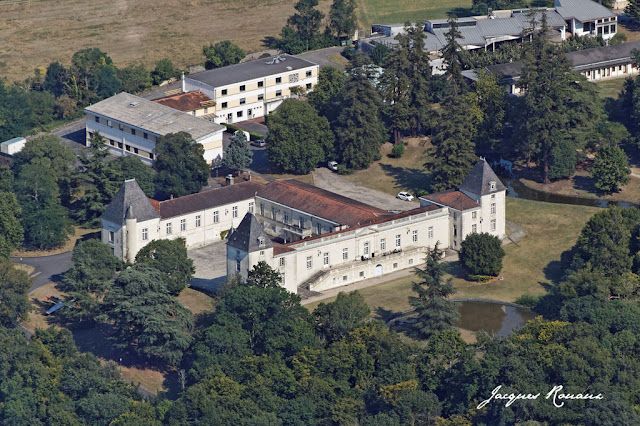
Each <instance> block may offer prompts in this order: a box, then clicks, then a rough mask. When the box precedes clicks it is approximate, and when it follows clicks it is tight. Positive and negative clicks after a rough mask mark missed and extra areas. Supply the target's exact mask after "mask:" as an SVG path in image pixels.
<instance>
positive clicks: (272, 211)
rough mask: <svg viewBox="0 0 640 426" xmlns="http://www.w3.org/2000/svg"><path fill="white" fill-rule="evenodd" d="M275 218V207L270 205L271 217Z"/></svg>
mask: <svg viewBox="0 0 640 426" xmlns="http://www.w3.org/2000/svg"><path fill="white" fill-rule="evenodd" d="M275 218H276V209H275V207H271V219H275Z"/></svg>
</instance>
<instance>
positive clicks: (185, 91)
mask: <svg viewBox="0 0 640 426" xmlns="http://www.w3.org/2000/svg"><path fill="white" fill-rule="evenodd" d="M182 93H187V85H186V84H185V82H184V71H183V72H182Z"/></svg>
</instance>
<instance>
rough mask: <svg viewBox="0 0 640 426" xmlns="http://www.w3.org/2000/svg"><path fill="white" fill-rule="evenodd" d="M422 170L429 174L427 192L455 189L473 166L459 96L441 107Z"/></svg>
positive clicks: (470, 133) (466, 112)
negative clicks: (429, 181)
mask: <svg viewBox="0 0 640 426" xmlns="http://www.w3.org/2000/svg"><path fill="white" fill-rule="evenodd" d="M441 110H442V112H441V114H440V119H439V120H438V123H439V125H438V126H436V128H435V131H434V135H433V139H432V144H433V148H432V149H431V152H430V154H429V155H430V158H429V160H428V161H427V163H426V164H425V166H426V167H427V168H428V169H430V170H431V176H432V178H431V190H432V191H444V190H447V189H451V188H455V187H456V186H458V185H460V184H461V183H462V181H463V180H464V179H465V178H466V176H467V174H468V173H469V171H470V170H471V168H472V167H473V164H474V163H475V162H476V160H477V157H476V155H475V143H474V142H473V134H474V131H473V126H472V122H471V120H470V119H469V116H470V112H469V105H468V104H467V103H466V101H465V99H464V98H463V97H462V96H455V95H452V96H449V97H448V98H447V99H446V100H445V101H444V104H443V105H442V108H441Z"/></svg>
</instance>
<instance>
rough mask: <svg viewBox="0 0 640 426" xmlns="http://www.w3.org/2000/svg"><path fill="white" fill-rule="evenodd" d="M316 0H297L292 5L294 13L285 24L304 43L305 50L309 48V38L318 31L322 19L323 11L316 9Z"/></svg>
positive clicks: (314, 35)
mask: <svg viewBox="0 0 640 426" xmlns="http://www.w3.org/2000/svg"><path fill="white" fill-rule="evenodd" d="M316 6H318V0H299V1H298V2H297V3H296V4H295V5H294V6H293V7H294V8H295V9H296V11H297V13H294V14H293V15H291V16H290V17H289V19H288V20H287V24H288V25H289V26H290V27H292V28H294V29H295V31H296V33H297V34H298V35H299V36H300V39H301V40H302V41H303V42H304V43H305V44H306V48H305V50H309V46H310V43H311V40H312V39H313V38H314V37H316V36H317V35H318V33H319V31H320V24H321V23H322V20H323V19H324V13H322V12H321V11H319V10H318V9H316Z"/></svg>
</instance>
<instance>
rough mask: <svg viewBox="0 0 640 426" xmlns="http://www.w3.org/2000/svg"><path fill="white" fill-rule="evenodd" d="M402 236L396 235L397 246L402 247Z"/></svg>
mask: <svg viewBox="0 0 640 426" xmlns="http://www.w3.org/2000/svg"><path fill="white" fill-rule="evenodd" d="M400 238H401V235H400V234H398V235H396V247H400V243H401V241H400Z"/></svg>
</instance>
